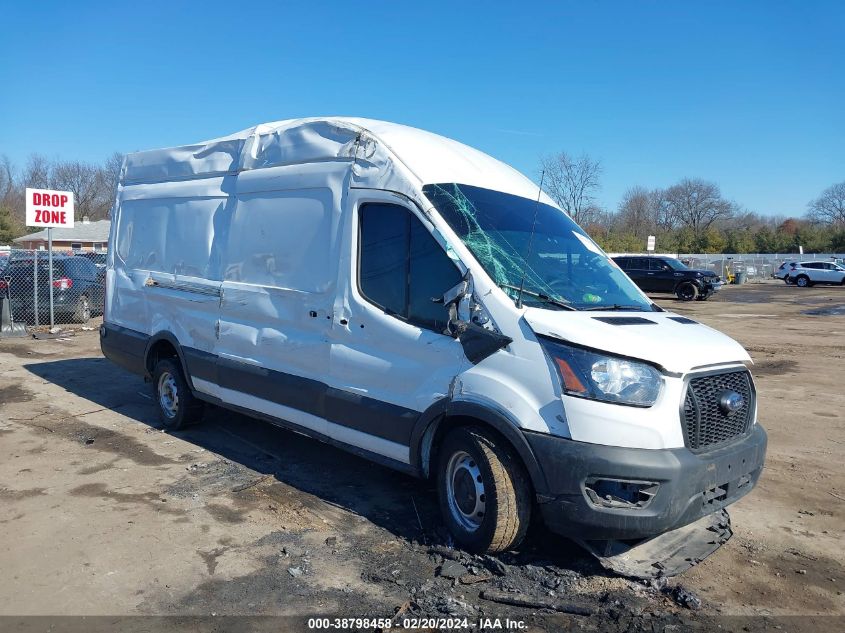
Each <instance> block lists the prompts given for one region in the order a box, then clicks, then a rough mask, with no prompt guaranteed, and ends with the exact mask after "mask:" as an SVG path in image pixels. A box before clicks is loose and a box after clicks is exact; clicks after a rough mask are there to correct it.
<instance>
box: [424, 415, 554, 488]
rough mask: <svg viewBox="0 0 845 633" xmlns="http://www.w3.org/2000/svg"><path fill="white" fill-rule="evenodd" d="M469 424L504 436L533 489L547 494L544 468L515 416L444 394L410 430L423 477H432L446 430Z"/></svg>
mask: <svg viewBox="0 0 845 633" xmlns="http://www.w3.org/2000/svg"><path fill="white" fill-rule="evenodd" d="M470 425H473V426H480V427H482V428H485V427H486V428H487V429H489V430H491V431H492V432H493V434H494V435H498V436H500V437H501V438H503V439H504V440H505V441H506V442H507V443H508V444H509V445H510V447H511V449H512V450H513V451H514V452H515V453H516V454H517V455H518V456H519V458H520V461H521V462H522V464H523V466H525V470H526V471H527V472H528V475H529V477H530V478H531V484H532V486H533V488H534V492H535V493H536V494H537V495H544V494H546V492H547V490H548V486H547V484H546V478H545V475H544V474H543V470H542V468H541V467H540V464H539V462H538V461H537V458H536V456H535V455H534V452H533V451H532V450H531V447H530V446H529V444H528V441H527V440H526V439H525V435H524V434H523V433H522V431H520V429H519V425H518V424H517V422H516V420H514V419H512V418H511V416H509V415H508V414H507V413H506V412H505V411H500V410H497V409H495V408H493V407H489V406H486V405H484V404H480V403H476V402H469V401H463V400H458V401H455V400H451V401H450V400H449V399H448V398H442V399H441V400H438V401H437V402H435V403H434V404H433V405H432V406H431V407H429V408H428V409H427V410H426V411H424V412H423V413H422V415H421V416H420V418H419V420H418V421H417V423H416V425H415V426H414V429H413V431H412V433H411V451H410V458H411V466H412V467H413V468H415V469H416V470H417V471H418V472H419V473H420V474H421V475H422V476H423V477H429V476H430V475H431V474H432V467H433V466H434V462H435V460H436V459H437V447H438V445H439V443H440V442H441V441H442V439H443V438H444V437H445V436H446V433H448V432H449V431H450V430H451V429H453V428H456V427H458V426H470Z"/></svg>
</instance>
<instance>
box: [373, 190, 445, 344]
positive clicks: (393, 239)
mask: <svg viewBox="0 0 845 633" xmlns="http://www.w3.org/2000/svg"><path fill="white" fill-rule="evenodd" d="M359 218H360V227H359V231H360V233H359V244H360V247H359V248H360V256H359V264H358V286H359V288H360V290H361V294H362V295H363V296H364V297H365V298H366V299H367V300H368V301H370V302H371V303H373V304H375V305H377V306H379V307H380V308H382V309H383V310H384V311H385V312H386V313H388V314H391V315H393V316H396V317H398V318H401V319H403V320H405V321H408V322H410V323H413V324H414V325H419V326H420V327H424V328H428V329H431V330H435V331H438V332H442V331H443V330H445V329H446V325H447V323H446V321H447V318H448V315H447V312H446V309H445V308H444V307H443V304H441V303H434V301H432V299H439V298H440V297H442V296H443V293H444V292H446V291H447V290H449V289H450V288H452V287H453V286H455V285H456V284H457V283H458V282H460V280H461V273H460V271H459V270H458V268H457V267H456V266H455V265H454V264H453V263H452V260H450V259H449V257H448V256H447V255H446V253H445V252H444V251H443V249H442V248H441V246H440V244H438V243H437V241H436V240H435V239H434V237H433V236H432V235H431V233H429V231H428V229H426V227H425V226H423V224H422V222H420V221H419V220H418V219H417V218H416V217H414V216H413V215H412V214H411V213H410V212H409V211H408V210H407V209H405V208H404V207H402V206H399V205H395V204H367V205H364V206H363V207H361V209H360V210H359Z"/></svg>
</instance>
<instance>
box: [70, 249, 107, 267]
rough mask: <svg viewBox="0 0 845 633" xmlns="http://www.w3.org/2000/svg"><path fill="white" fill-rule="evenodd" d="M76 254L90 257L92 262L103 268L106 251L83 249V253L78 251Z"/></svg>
mask: <svg viewBox="0 0 845 633" xmlns="http://www.w3.org/2000/svg"><path fill="white" fill-rule="evenodd" d="M77 256H78V257H85V258H86V259H90V260H91V263H93V264H94V265H95V266H97V267H98V268H105V267H106V260H107V258H108V253H105V252H103V251H85V252H83V253H79V254H78V255H77Z"/></svg>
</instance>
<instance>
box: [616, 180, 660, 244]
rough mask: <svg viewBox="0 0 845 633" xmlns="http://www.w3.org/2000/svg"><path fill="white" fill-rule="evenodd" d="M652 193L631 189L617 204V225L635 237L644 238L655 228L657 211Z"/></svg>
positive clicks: (637, 188) (636, 188)
mask: <svg viewBox="0 0 845 633" xmlns="http://www.w3.org/2000/svg"><path fill="white" fill-rule="evenodd" d="M654 203H655V197H654V195H653V192H651V191H649V190H647V189H645V188H644V187H639V186H636V187H631V188H630V189H628V190H627V191H626V192H625V193H624V195H623V196H622V201H621V202H620V203H619V211H618V213H617V220H618V222H619V224H620V225H621V226H622V227H623V228H624V229H626V230H628V231H629V232H631V233H633V234H634V235H636V236H637V237H640V238H644V237H645V236H647V235H649V234H651V233H652V232H653V231H654V230H655V228H656V227H657V213H658V209H657V207H656V206H655V204H654Z"/></svg>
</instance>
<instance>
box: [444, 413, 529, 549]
mask: <svg viewBox="0 0 845 633" xmlns="http://www.w3.org/2000/svg"><path fill="white" fill-rule="evenodd" d="M437 469H438V470H437V473H438V476H437V495H438V500H439V502H440V511H441V513H442V515H443V519H444V521H445V522H446V525H447V526H448V528H449V531H450V532H451V533H452V535H453V536H454V537H455V540H456V541H458V542H459V543H460V544H461V545H462V546H463V547H465V548H466V549H468V550H470V551H473V552H491V553H495V552H503V551H506V550H509V549H511V548H513V547H516V546H518V545H519V544H520V543H521V542H522V540H523V539H524V538H525V533H526V531H527V530H528V524H529V523H530V521H531V486H530V484H529V481H528V475H527V474H526V472H525V469H524V468H523V466H522V464H521V463H520V461H519V459H518V458H517V457H516V456H515V455H514V454H513V452H512V451H511V450H510V448H509V447H508V446H507V445H506V444H505V442H504V441H503V440H501V439H499V438H498V437H494V436H493V435H491V434H489V433H487V432H486V431H484V430H482V429H480V428H478V427H459V428H457V429H454V430H453V431H450V432H449V434H448V435H447V436H446V437H445V439H444V441H443V443H442V445H441V447H440V450H439V459H438V466H437Z"/></svg>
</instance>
